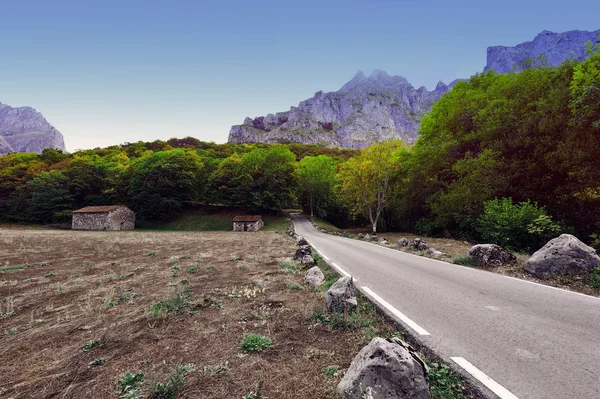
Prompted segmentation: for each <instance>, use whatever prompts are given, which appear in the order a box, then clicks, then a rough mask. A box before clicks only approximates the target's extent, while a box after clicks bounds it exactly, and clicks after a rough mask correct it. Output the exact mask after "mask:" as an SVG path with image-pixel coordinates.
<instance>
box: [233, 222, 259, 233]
mask: <svg viewBox="0 0 600 399" xmlns="http://www.w3.org/2000/svg"><path fill="white" fill-rule="evenodd" d="M264 225H265V223H264V222H263V221H262V220H259V221H257V222H233V231H258V230H260V228H261V227H263V226H264ZM244 226H246V229H244Z"/></svg>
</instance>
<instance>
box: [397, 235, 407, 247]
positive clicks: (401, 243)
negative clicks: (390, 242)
mask: <svg viewBox="0 0 600 399" xmlns="http://www.w3.org/2000/svg"><path fill="white" fill-rule="evenodd" d="M396 246H397V247H401V248H402V247H408V238H406V237H402V238H401V239H399V240H398V242H397V243H396Z"/></svg>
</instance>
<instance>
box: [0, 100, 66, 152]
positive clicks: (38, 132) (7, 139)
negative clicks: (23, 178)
mask: <svg viewBox="0 0 600 399" xmlns="http://www.w3.org/2000/svg"><path fill="white" fill-rule="evenodd" d="M46 148H56V149H59V150H62V151H65V144H64V139H63V136H62V134H61V133H60V132H59V131H58V130H56V128H54V126H52V125H51V124H50V123H48V121H47V120H46V118H44V116H43V115H42V114H41V113H39V112H38V111H36V110H35V109H34V108H31V107H15V108H13V107H11V106H9V105H6V104H3V103H1V102H0V155H3V154H7V153H9V152H37V153H41V152H42V151H43V150H44V149H46Z"/></svg>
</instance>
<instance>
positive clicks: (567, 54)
mask: <svg viewBox="0 0 600 399" xmlns="http://www.w3.org/2000/svg"><path fill="white" fill-rule="evenodd" d="M588 42H591V43H592V44H593V45H595V44H597V43H599V42H600V39H599V38H598V31H592V32H587V31H580V30H573V31H569V32H563V33H554V32H550V31H547V30H545V31H543V32H541V33H539V34H538V35H537V36H536V37H535V38H534V39H533V40H532V41H530V42H524V43H521V44H518V45H516V46H514V47H508V46H492V47H488V49H487V64H486V66H485V68H484V71H485V72H487V71H489V70H493V71H494V72H497V73H508V72H512V71H515V72H519V71H522V70H523V69H525V68H526V67H527V64H528V63H529V62H530V60H531V62H533V65H548V66H559V65H560V64H562V63H563V62H565V61H567V60H570V59H574V60H577V61H583V60H584V59H585V58H587V56H588V54H587V52H586V43H588ZM540 56H541V57H542V58H541V59H540V60H537V57H540Z"/></svg>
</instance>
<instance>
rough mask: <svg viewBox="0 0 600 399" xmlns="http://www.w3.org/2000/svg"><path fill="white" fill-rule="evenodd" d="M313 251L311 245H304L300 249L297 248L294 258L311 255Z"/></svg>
mask: <svg viewBox="0 0 600 399" xmlns="http://www.w3.org/2000/svg"><path fill="white" fill-rule="evenodd" d="M311 253H312V251H311V249H310V246H309V245H302V246H301V247H299V248H298V249H296V254H295V255H294V260H296V259H302V258H304V257H305V256H306V255H310V254H311Z"/></svg>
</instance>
